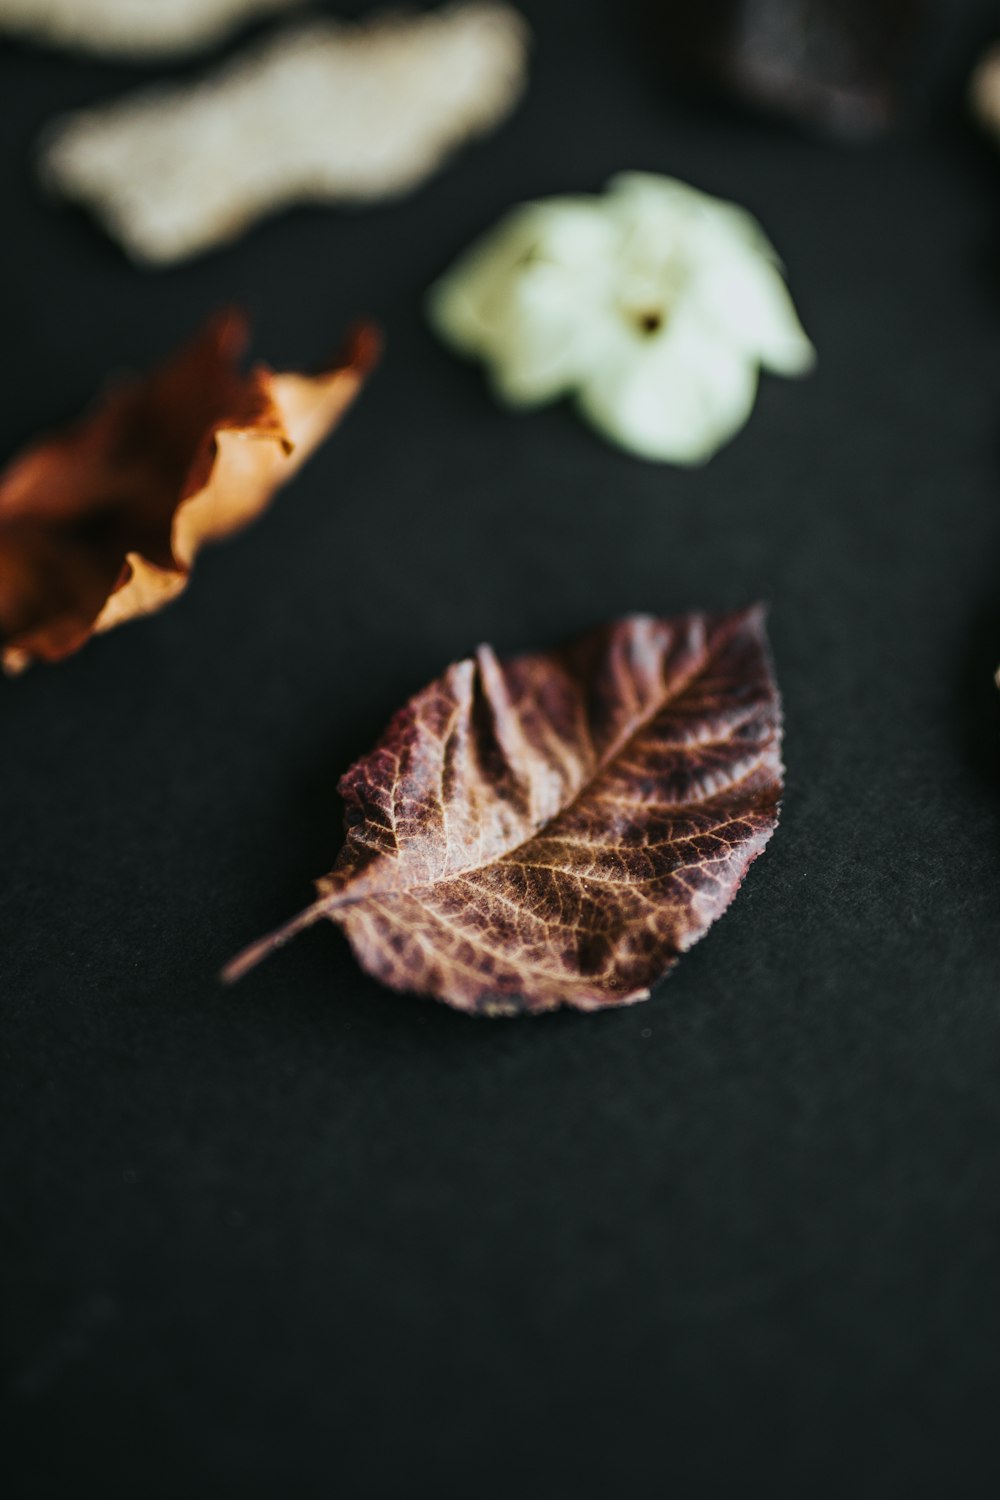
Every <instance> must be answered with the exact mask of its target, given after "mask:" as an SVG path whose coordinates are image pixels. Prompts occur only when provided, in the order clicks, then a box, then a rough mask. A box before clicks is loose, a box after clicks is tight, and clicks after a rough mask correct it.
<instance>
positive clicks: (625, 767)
mask: <svg viewBox="0 0 1000 1500" xmlns="http://www.w3.org/2000/svg"><path fill="white" fill-rule="evenodd" d="M781 785H782V766H781V707H780V701H779V698H778V691H777V688H776V686H775V683H774V679H773V676H772V673H771V667H770V662H769V656H768V649H767V639H766V635H765V631H764V624H763V612H762V610H761V609H760V608H754V609H751V610H747V611H743V612H740V613H736V614H729V615H717V616H711V615H700V614H695V615H686V616H683V617H681V618H679V619H676V620H657V619H652V618H650V617H648V616H634V617H631V618H628V619H625V620H621V621H618V622H617V623H614V624H611V625H608V626H605V627H604V628H603V629H601V630H598V631H595V632H594V633H593V634H591V635H587V636H585V637H583V639H582V640H579V641H577V642H576V643H575V644H573V645H571V646H569V647H568V648H566V649H564V650H561V651H553V652H545V653H542V654H539V655H532V656H522V657H519V658H516V659H515V660H513V661H510V662H507V663H501V662H499V661H498V660H497V658H496V657H495V656H494V654H493V652H492V651H491V650H490V648H489V647H488V646H483V647H481V648H480V650H479V651H478V653H477V655H476V657H475V659H474V660H470V661H463V662H459V663H458V664H457V665H455V666H452V667H449V669H448V671H447V672H446V673H445V674H444V676H443V677H441V678H440V679H439V680H438V681H437V682H434V683H432V684H431V685H430V687H428V688H425V689H424V690H423V692H420V693H418V694H417V695H416V697H415V698H413V699H411V701H410V702H409V703H408V704H407V705H406V707H405V708H403V709H402V710H401V711H400V712H399V713H398V714H397V715H396V717H395V718H394V719H393V720H392V722H391V724H390V725H389V728H388V730H387V731H386V734H385V735H384V737H383V739H382V740H381V741H380V743H379V744H378V745H377V746H376V748H375V750H374V751H373V752H372V753H371V754H370V755H368V756H366V757H365V758H364V759H363V760H361V761H359V762H358V763H357V765H355V766H354V767H352V769H351V770H350V771H348V772H347V774H346V776H344V777H343V779H342V780H341V783H340V792H341V795H342V796H343V798H344V801H345V802H346V804H347V807H346V816H345V822H346V835H347V836H346V842H345V844H344V847H343V849H342V851H341V853H340V857H339V859H338V860H337V863H336V865H335V866H334V869H333V872H332V873H331V874H330V875H328V876H326V877H325V878H324V879H322V880H320V881H319V882H317V887H318V890H319V892H320V896H319V900H318V901H317V902H315V903H314V905H313V906H311V907H309V908H308V910H306V911H305V912H303V913H302V914H301V915H300V916H298V917H296V918H295V919H294V920H293V921H291V922H290V923H288V924H287V926H285V927H284V928H282V929H280V930H279V931H278V932H277V933H275V934H273V935H272V936H270V937H268V938H265V939H263V940H262V941H261V942H259V943H255V944H254V945H253V946H252V947H250V948H248V949H247V950H246V951H245V953H243V954H241V955H240V956H239V957H238V958H236V959H235V960H234V961H233V962H232V963H231V964H230V965H229V966H228V968H227V969H226V971H225V976H224V977H225V978H227V979H230V980H232V979H237V978H239V977H240V976H241V975H242V974H243V973H245V972H246V971H247V970H248V969H249V968H252V967H253V966H254V965H255V964H256V963H258V962H259V961H260V959H261V958H263V957H265V956H266V955H267V954H268V953H269V952H271V951H272V950H273V949H274V948H276V947H278V946H280V945H281V944H283V943H285V942H287V940H288V939H289V938H290V937H292V936H293V935H294V934H295V933H296V932H299V931H301V930H302V929H303V928H304V927H307V926H309V925H310V924H311V923H313V922H315V921H316V920H317V919H318V918H320V917H329V918H330V920H331V921H334V922H336V923H338V924H339V925H340V926H341V927H342V928H343V929H344V931H345V933H346V934H347V937H348V938H349V940H350V943H351V946H352V947H353V949H354V952H355V954H356V956H357V958H358V961H359V962H360V963H361V965H362V967H363V968H365V969H366V970H367V971H368V972H369V973H370V974H373V975H374V976H375V977H376V978H377V979H380V980H382V982H383V983H384V984H387V985H390V986H391V987H392V988H393V989H396V990H414V991H417V992H418V993H421V994H428V995H434V996H436V997H437V998H438V999H440V1000H444V1001H447V1003H448V1004H449V1005H453V1006H455V1007H457V1008H458V1009H460V1010H467V1011H474V1012H477V1013H479V1014H486V1015H511V1014H515V1013H518V1012H523V1011H531V1012H535V1011H543V1010H551V1009H554V1008H555V1007H556V1006H559V1005H571V1006H576V1007H577V1008H579V1009H580V1010H597V1009H600V1008H602V1007H604V1006H608V1005H624V1004H628V1003H630V1002H632V1001H635V1000H642V999H645V998H646V997H647V996H648V994H649V986H650V985H651V984H652V983H653V982H654V980H656V979H658V978H660V976H661V975H662V974H664V973H665V972H666V971H667V970H668V969H669V968H670V967H671V966H672V965H673V964H674V962H675V961H676V959H677V957H678V955H679V954H681V953H683V952H684V951H685V950H686V949H688V948H690V947H691V945H692V944H693V943H695V942H697V940H698V939H699V938H700V937H701V936H702V935H703V934H704V933H705V932H706V931H707V929H708V928H709V927H710V926H711V924H712V922H714V921H715V919H716V917H718V916H720V915H721V914H722V912H723V911H725V909H726V907H727V906H728V905H729V903H730V902H731V901H732V899H733V897H734V896H735V894H736V892H737V890H738V888H739V886H740V884H741V882H742V880H743V877H744V875H745V874H746V871H747V867H748V866H749V865H750V863H751V861H752V860H754V859H755V858H756V857H757V855H758V854H760V853H761V851H762V850H763V848H764V846H765V844H766V843H767V841H768V839H769V838H770V836H771V834H772V832H773V831H774V828H775V825H776V823H777V817H778V801H779V797H780V794H781Z"/></svg>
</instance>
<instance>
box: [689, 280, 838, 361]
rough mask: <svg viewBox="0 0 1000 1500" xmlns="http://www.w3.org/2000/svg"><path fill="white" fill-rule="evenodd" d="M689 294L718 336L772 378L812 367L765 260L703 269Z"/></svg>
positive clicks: (784, 293)
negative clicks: (731, 344)
mask: <svg viewBox="0 0 1000 1500" xmlns="http://www.w3.org/2000/svg"><path fill="white" fill-rule="evenodd" d="M690 294H691V295H692V296H693V297H695V298H697V301H698V303H699V305H700V306H701V308H702V310H703V313H704V316H705V318H706V320H707V321H708V322H709V324H710V325H711V326H713V327H714V328H715V329H716V330H717V332H718V335H719V337H720V338H722V339H728V340H729V341H730V342H732V343H733V344H735V345H736V346H737V348H739V349H742V350H743V351H744V353H746V354H748V355H750V356H752V357H753V358H755V359H759V360H760V362H761V363H762V364H763V365H765V366H766V367H767V368H768V369H769V370H773V371H775V373H776V374H778V375H804V374H805V373H806V371H808V370H811V369H812V367H813V365H814V364H815V363H816V351H815V349H814V348H813V346H812V344H811V342H810V341H809V338H808V336H807V335H806V332H805V330H804V329H803V327H802V324H801V323H800V322H799V317H798V314H797V313H796V311H795V305H794V303H793V302H792V299H791V296H790V294H789V291H788V288H787V286H786V285H785V282H784V280H783V278H782V276H781V273H780V271H778V270H777V268H776V267H775V266H773V265H770V264H769V263H768V262H767V261H765V260H761V259H759V258H750V257H744V258H743V259H742V260H739V261H737V260H735V259H734V260H733V261H731V262H730V263H729V264H724V265H720V266H718V267H715V268H706V270H705V273H704V274H703V275H700V276H698V277H696V278H695V280H694V283H693V285H692V287H691V293H690Z"/></svg>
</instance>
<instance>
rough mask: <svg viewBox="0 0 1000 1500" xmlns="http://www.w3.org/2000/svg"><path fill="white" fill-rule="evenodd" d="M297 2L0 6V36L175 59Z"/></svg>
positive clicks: (54, 0) (8, 1) (47, 1)
mask: <svg viewBox="0 0 1000 1500" xmlns="http://www.w3.org/2000/svg"><path fill="white" fill-rule="evenodd" d="M301 3H302V0H0V30H3V31H9V32H13V33H15V34H17V35H20V36H24V37H28V38H30V39H31V40H32V41H38V42H45V43H47V44H49V45H50V46H53V47H76V48H78V49H79V50H80V51H81V52H103V53H107V54H109V55H111V56H117V57H136V58H139V57H153V56H169V55H171V54H173V55H180V54H181V53H184V52H193V51H195V50H196V49H197V48H198V47H203V46H208V45H209V44H210V43H211V42H215V41H218V40H219V39H220V38H221V37H223V36H225V35H226V34H227V33H228V32H231V31H235V29H236V28H237V27H238V26H239V25H241V24H242V23H243V22H244V21H250V20H255V19H256V18H257V17H259V16H265V15H270V14H273V13H274V12H275V11H279V10H290V9H291V8H292V6H295V5H300V4H301Z"/></svg>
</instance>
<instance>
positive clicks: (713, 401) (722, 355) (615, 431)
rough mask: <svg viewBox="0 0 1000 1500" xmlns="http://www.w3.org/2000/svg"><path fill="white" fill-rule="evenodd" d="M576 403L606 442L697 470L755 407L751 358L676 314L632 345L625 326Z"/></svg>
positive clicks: (646, 456)
mask: <svg viewBox="0 0 1000 1500" xmlns="http://www.w3.org/2000/svg"><path fill="white" fill-rule="evenodd" d="M603 352H604V359H603V361H602V363H601V365H600V367H599V368H598V369H596V370H595V372H594V373H593V375H592V376H591V378H590V380H589V381H588V382H587V384H586V385H585V386H584V387H583V388H582V390H581V392H580V396H579V398H578V404H579V406H580V409H581V410H582V411H583V412H584V413H585V415H586V416H587V417H588V418H589V419H590V421H591V422H592V423H593V424H594V426H595V427H597V428H598V430H599V431H600V432H602V433H603V434H604V435H605V436H606V437H609V438H611V439H612V441H614V442H616V443H618V444H620V446H621V447H623V448H627V449H628V450H629V451H630V452H631V453H636V454H639V455H640V456H641V457H643V458H652V459H665V460H669V461H670V462H673V463H680V464H698V463H704V461H705V460H706V459H708V458H710V457H711V456H712V454H713V453H714V452H715V451H716V450H717V449H718V448H719V447H721V445H722V444H723V443H725V442H726V441H727V440H728V439H729V438H731V437H732V436H733V434H734V433H736V432H738V431H739V429H740V428H741V427H742V426H743V424H744V422H745V421H746V419H747V417H748V416H749V415H750V412H751V410H752V409H753V403H754V397H755V395H756V391H757V370H756V364H755V362H754V361H753V360H750V359H748V358H747V357H746V356H745V355H743V354H742V353H741V352H740V351H739V350H738V349H735V348H733V347H732V345H728V344H726V343H724V342H721V341H720V340H718V339H716V338H714V337H713V334H712V331H711V330H710V329H709V330H707V331H706V330H705V329H704V328H702V327H699V325H698V323H697V320H696V319H695V318H694V317H693V316H690V315H684V314H679V315H678V316H677V317H676V318H675V320H674V322H673V323H672V324H671V325H670V326H669V327H668V328H667V329H666V331H665V332H664V333H663V334H662V335H658V336H654V337H652V338H650V339H648V340H647V341H646V342H645V343H644V344H643V345H642V346H640V347H638V348H637V346H636V340H635V339H634V338H631V337H630V336H629V334H628V331H627V330H626V329H625V327H624V325H623V332H622V334H621V335H620V336H619V337H618V339H617V340H616V343H615V345H614V346H613V347H612V346H610V345H608V346H606V347H605V349H604V351H603Z"/></svg>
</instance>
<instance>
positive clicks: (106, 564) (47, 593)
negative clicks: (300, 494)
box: [0, 312, 379, 673]
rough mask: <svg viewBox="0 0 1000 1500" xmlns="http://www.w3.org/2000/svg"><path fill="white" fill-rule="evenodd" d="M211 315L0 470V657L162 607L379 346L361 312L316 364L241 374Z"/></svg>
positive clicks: (52, 655)
mask: <svg viewBox="0 0 1000 1500" xmlns="http://www.w3.org/2000/svg"><path fill="white" fill-rule="evenodd" d="M246 342H247V324H246V320H245V318H243V316H242V315H241V314H239V313H237V312H227V313H223V314H221V315H219V316H217V317H215V318H213V319H211V321H210V322H209V323H208V324H207V325H206V326H205V328H204V329H203V331H202V332H201V333H199V334H198V336H197V337H196V338H195V339H193V340H192V342H191V343H190V344H188V345H187V346H186V347H185V348H184V349H182V350H181V351H180V353H178V354H177V355H175V356H174V358H173V359H171V360H170V361H169V362H168V363H166V364H164V365H163V366H162V367H161V368H159V369H158V370H156V371H154V372H153V373H152V374H150V375H147V376H145V377H144V378H142V379H139V380H134V381H132V382H130V383H128V384H126V385H121V386H119V387H117V388H116V389H114V390H113V391H112V392H111V393H110V394H109V395H107V396H105V397H104V398H103V399H102V400H101V401H100V402H99V403H98V404H97V406H96V407H95V408H94V410H93V411H92V412H91V413H90V414H89V415H88V416H86V417H85V418H84V419H83V420H82V421H81V422H80V423H78V424H77V425H76V426H75V427H72V428H70V429H69V430H68V431H66V432H65V433H62V434H59V435H57V436H54V437H50V438H44V439H42V440H41V441H40V442H38V443H37V444H35V445H34V447H32V448H29V449H28V450H27V451H26V452H25V453H23V454H22V455H21V456H20V457H19V458H18V459H15V461H14V462H13V463H12V464H11V465H10V466H9V467H8V469H7V470H6V472H5V473H4V474H3V475H0V662H2V665H3V668H4V670H5V671H7V672H9V673H13V672H18V671H20V670H21V669H22V668H23V667H25V666H27V665H28V663H29V662H31V661H35V660H43V661H56V660H58V659H59V658H60V657H64V656H68V655H69V654H70V653H71V652H73V651H77V650H78V649H79V648H80V647H81V646H82V645H83V644H84V642H86V641H87V640H89V639H90V637H91V635H93V634H94V633H95V632H97V631H103V630H110V629H111V628H112V627H113V626H115V625H119V624H121V623H122V622H123V621H124V620H128V619H133V618H135V617H136V616H137V615H143V614H148V613H150V612H151V611H152V610H156V609H160V608H161V607H162V606H163V605H164V604H166V603H167V602H168V601H169V600H170V599H172V598H174V596H175V595H176V594H178V593H179V592H180V591H181V590H182V589H183V588H184V586H185V584H186V583H187V579H188V575H189V573H190V570H191V565H192V563H193V561H194V557H195V554H196V553H197V552H198V550H199V549H200V548H201V547H202V546H203V545H204V544H205V543H206V542H210V541H217V540H219V539H221V538H222V537H226V536H229V535H231V534H232V533H233V532H234V531H237V530H239V529H240V528H241V527H243V526H245V525H247V524H248V523H249V522H250V521H252V520H254V519H255V517H256V516H258V515H259V514H260V512H261V511H262V510H263V509H264V508H265V506H266V505H267V504H268V502H269V500H270V498H271V496H272V495H273V494H274V491H275V490H276V489H277V488H278V487H279V486H280V485H282V484H284V483H286V481H287V480H288V479H290V478H291V476H292V475H293V474H294V473H295V471H296V470H297V469H298V468H299V467H300V465H301V464H302V463H303V462H304V461H305V460H306V458H308V456H309V454H310V453H311V452H312V451H313V449H314V448H316V447H317V446H318V445H319V444H320V443H321V442H322V441H323V439H324V438H325V437H326V436H327V434H328V433H329V431H330V430H331V428H332V427H333V426H334V425H335V423H336V422H337V420H338V419H339V417H340V416H341V414H342V413H343V411H344V410H345V409H346V407H347V406H349V405H350V403H351V401H352V400H353V399H354V396H355V395H356V394H357V391H358V389H359V388H360V386H361V384H362V382H363V380H364V378H365V376H366V375H367V373H368V371H369V370H370V368H371V366H372V364H373V363H374V361H375V359H376V358H377V354H378V343H379V340H378V336H377V334H376V333H375V331H374V330H373V329H372V328H370V327H366V326H362V327H359V328H358V329H357V330H356V332H355V333H354V334H353V336H352V338H351V340H350V344H349V347H348V349H347V352H346V353H345V355H344V357H343V359H342V360H340V361H338V363H337V364H336V365H335V366H334V367H333V368H332V369H330V370H327V371H326V372H324V373H323V374H321V375H317V376H305V375H298V374H292V373H288V374H274V373H273V372H272V371H271V370H269V369H268V368H267V366H266V365H262V364H258V365H255V366H254V367H253V368H252V369H251V370H249V371H247V372H244V371H242V370H241V369H240V364H239V361H240V358H241V356H242V354H243V351H244V348H245V346H246Z"/></svg>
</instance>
